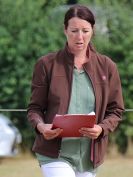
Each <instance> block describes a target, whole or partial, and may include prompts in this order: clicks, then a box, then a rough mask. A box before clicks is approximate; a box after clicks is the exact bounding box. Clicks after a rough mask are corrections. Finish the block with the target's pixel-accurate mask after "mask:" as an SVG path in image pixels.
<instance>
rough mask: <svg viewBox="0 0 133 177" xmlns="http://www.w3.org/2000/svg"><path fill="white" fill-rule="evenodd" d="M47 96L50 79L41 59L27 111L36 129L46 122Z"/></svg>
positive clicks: (35, 74)
mask: <svg viewBox="0 0 133 177" xmlns="http://www.w3.org/2000/svg"><path fill="white" fill-rule="evenodd" d="M47 95H48V79H47V76H46V71H45V67H44V63H43V59H40V60H38V62H37V63H36V65H35V68H34V72H33V77H32V85H31V99H30V103H29V105H28V109H27V117H28V120H29V122H30V123H31V125H32V127H33V128H36V125H37V124H38V123H39V122H44V112H45V111H46V109H47Z"/></svg>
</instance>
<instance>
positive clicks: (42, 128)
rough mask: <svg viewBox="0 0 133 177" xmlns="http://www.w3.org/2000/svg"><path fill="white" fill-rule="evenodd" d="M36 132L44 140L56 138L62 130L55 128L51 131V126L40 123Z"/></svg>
mask: <svg viewBox="0 0 133 177" xmlns="http://www.w3.org/2000/svg"><path fill="white" fill-rule="evenodd" d="M37 129H38V131H39V132H40V133H41V134H42V135H43V136H44V138H45V139H46V140H51V139H54V138H56V137H57V136H58V135H59V134H60V133H61V132H62V131H63V130H62V129H60V128H56V129H53V130H52V124H44V123H42V122H40V123H38V124H37Z"/></svg>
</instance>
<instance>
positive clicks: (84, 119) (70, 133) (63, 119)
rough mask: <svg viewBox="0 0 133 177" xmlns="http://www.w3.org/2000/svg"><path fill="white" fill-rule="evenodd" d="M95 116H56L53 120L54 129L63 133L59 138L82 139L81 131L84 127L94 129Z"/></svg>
mask: <svg viewBox="0 0 133 177" xmlns="http://www.w3.org/2000/svg"><path fill="white" fill-rule="evenodd" d="M95 121H96V116H95V114H65V115H56V116H55V117H54V119H53V127H52V128H53V129H55V128H61V129H63V132H62V133H61V134H60V135H59V137H80V136H82V135H81V134H80V133H79V129H80V128H82V127H89V128H92V127H94V124H95Z"/></svg>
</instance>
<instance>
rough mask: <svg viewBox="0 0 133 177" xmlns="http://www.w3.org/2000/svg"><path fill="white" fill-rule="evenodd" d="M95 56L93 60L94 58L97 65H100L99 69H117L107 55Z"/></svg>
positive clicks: (97, 54) (99, 54)
mask: <svg viewBox="0 0 133 177" xmlns="http://www.w3.org/2000/svg"><path fill="white" fill-rule="evenodd" d="M95 56H96V57H95V58H96V62H97V64H98V65H100V66H101V67H103V68H105V69H108V70H115V69H117V65H116V63H115V62H114V61H113V59H112V58H110V57H108V56H107V55H104V54H101V53H98V52H96V53H95Z"/></svg>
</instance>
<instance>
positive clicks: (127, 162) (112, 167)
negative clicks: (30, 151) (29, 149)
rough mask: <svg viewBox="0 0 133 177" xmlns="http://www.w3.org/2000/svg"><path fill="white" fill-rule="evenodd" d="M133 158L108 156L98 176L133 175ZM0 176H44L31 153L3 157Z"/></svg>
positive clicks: (117, 176)
mask: <svg viewBox="0 0 133 177" xmlns="http://www.w3.org/2000/svg"><path fill="white" fill-rule="evenodd" d="M132 176H133V158H127V157H126V158H124V157H117V158H109V157H108V158H107V159H106V160H105V162H104V164H103V165H101V167H100V168H99V171H98V175H97V177H132ZM0 177H42V174H41V171H40V168H39V165H38V162H37V160H36V159H35V158H33V157H31V156H30V155H21V156H18V157H15V158H8V159H3V160H2V161H1V163H0Z"/></svg>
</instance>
